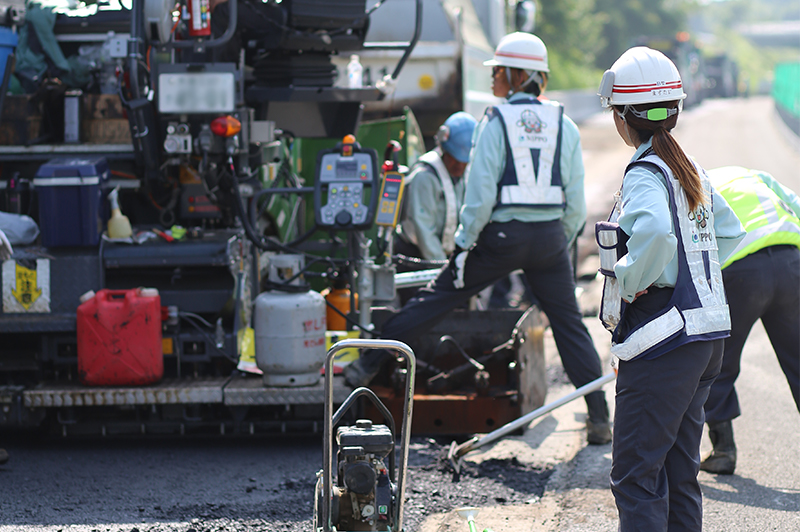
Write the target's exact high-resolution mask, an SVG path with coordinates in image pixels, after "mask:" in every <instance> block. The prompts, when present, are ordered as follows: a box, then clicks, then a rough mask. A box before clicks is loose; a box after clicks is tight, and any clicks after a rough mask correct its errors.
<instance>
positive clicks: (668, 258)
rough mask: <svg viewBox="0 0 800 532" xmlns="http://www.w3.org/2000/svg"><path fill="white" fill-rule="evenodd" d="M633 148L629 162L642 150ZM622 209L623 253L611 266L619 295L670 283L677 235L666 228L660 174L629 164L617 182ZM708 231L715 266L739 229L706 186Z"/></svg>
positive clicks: (667, 214)
mask: <svg viewBox="0 0 800 532" xmlns="http://www.w3.org/2000/svg"><path fill="white" fill-rule="evenodd" d="M650 146H651V142H650V141H647V142H645V143H643V144H642V145H640V146H639V148H638V149H637V150H636V153H635V154H634V156H633V157H632V158H631V162H633V161H635V160H636V159H638V158H639V156H640V155H641V154H642V153H643V152H644V151H645V150H647V149H648V148H650ZM621 201H622V212H621V214H620V217H619V220H618V223H619V226H620V228H621V229H622V230H623V231H625V234H627V235H629V236H630V239H629V240H628V245H627V246H628V253H627V254H626V255H625V256H623V257H622V258H621V259H620V260H619V261H618V262H617V263H616V264H615V265H614V273H615V275H616V276H617V281H618V282H619V286H620V291H621V295H622V298H623V299H625V300H626V301H633V300H634V298H635V296H636V294H637V293H639V292H641V291H643V290H645V289H647V288H648V287H650V286H651V285H652V286H656V287H659V288H664V287H674V286H675V282H676V281H677V279H678V253H677V250H678V239H677V237H676V236H675V231H674V228H673V226H672V215H671V213H670V208H669V193H668V192H667V183H666V181H665V179H664V177H663V176H662V175H661V174H660V173H655V172H653V171H651V170H650V169H648V168H647V167H644V166H636V167H634V168H632V169H631V170H630V171H629V172H628V173H627V174H626V175H625V178H624V179H623V182H622V200H621ZM712 205H713V212H714V231H715V233H716V237H717V247H718V249H719V261H720V264H722V263H724V262H725V259H727V258H728V256H729V255H730V254H731V253H733V250H734V249H736V246H737V245H738V244H739V241H741V240H742V238H744V235H745V231H744V228H743V227H742V224H741V223H740V222H739V219H738V218H737V217H736V214H734V212H733V209H731V208H730V206H729V205H728V203H727V202H726V201H725V199H724V198H723V197H722V196H720V195H719V194H718V193H717V191H716V190H714V189H713V188H712Z"/></svg>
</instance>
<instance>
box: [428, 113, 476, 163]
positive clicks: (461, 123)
mask: <svg viewBox="0 0 800 532" xmlns="http://www.w3.org/2000/svg"><path fill="white" fill-rule="evenodd" d="M477 123H478V122H477V120H475V118H474V117H473V116H472V115H471V114H469V113H465V112H464V111H459V112H457V113H454V114H452V115H450V118H448V119H447V120H445V121H444V124H442V127H440V128H439V132H438V133H437V134H436V140H437V142H438V143H439V145H440V146H441V147H442V149H443V150H444V151H446V152H447V153H449V154H450V155H452V156H453V157H454V158H455V159H456V160H457V161H460V162H462V163H468V162H469V150H470V148H472V132H473V131H475V126H476V125H477Z"/></svg>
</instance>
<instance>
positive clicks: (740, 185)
mask: <svg viewBox="0 0 800 532" xmlns="http://www.w3.org/2000/svg"><path fill="white" fill-rule="evenodd" d="M708 176H709V178H710V179H711V184H712V185H713V186H714V188H715V189H716V190H717V192H719V194H720V195H721V196H722V197H723V198H725V200H726V201H727V202H728V204H729V205H730V206H731V208H732V209H733V211H734V212H735V213H736V215H737V216H738V218H739V221H741V222H742V224H743V225H744V227H745V229H746V230H747V236H746V237H745V238H744V240H742V242H741V243H740V244H739V247H737V248H736V251H734V252H733V255H731V256H730V257H728V260H726V261H725V262H724V263H723V264H722V279H723V282H724V283H725V291H726V292H727V294H728V305H729V306H730V311H731V337H730V338H728V339H727V340H725V351H724V353H723V355H722V370H721V371H720V374H719V377H717V379H716V380H715V381H714V384H713V385H712V386H711V393H710V394H709V395H708V399H707V400H706V404H705V412H706V423H708V434H709V436H710V439H711V443H712V445H713V450H712V452H711V454H710V455H709V456H708V457H707V458H706V459H705V460H703V462H702V463H701V464H700V469H702V470H703V471H708V472H710V473H720V474H723V475H731V474H733V471H734V469H735V468H736V444H735V442H734V440H733V424H732V423H731V420H732V419H733V418H735V417H738V416H739V415H740V414H741V410H740V409H739V398H738V397H737V395H736V389H735V388H734V382H735V381H736V378H737V377H738V376H739V363H740V361H741V357H742V349H743V348H744V343H745V340H747V336H748V335H749V334H750V329H752V327H753V324H754V323H755V322H756V321H757V320H759V319H760V320H761V323H763V324H764V329H766V331H767V335H768V336H769V340H770V342H771V343H772V347H773V349H775V354H776V355H777V356H778V362H779V363H780V365H781V369H783V373H784V374H785V375H786V380H787V381H788V382H789V388H790V389H791V391H792V396H793V397H794V402H795V404H796V405H797V410H798V411H800V333H799V332H798V324H800V198H798V197H797V194H795V193H794V192H792V191H791V190H789V189H788V188H786V187H784V186H783V185H781V184H780V183H778V182H777V181H776V180H775V179H774V178H773V177H772V176H771V175H769V174H768V173H766V172H761V171H758V170H749V169H746V168H742V167H738V166H729V167H725V168H717V169H714V170H710V171H709V172H708Z"/></svg>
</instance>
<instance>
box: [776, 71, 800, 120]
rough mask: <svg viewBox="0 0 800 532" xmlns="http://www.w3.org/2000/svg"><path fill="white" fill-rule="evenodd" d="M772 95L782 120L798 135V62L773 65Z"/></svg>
mask: <svg viewBox="0 0 800 532" xmlns="http://www.w3.org/2000/svg"><path fill="white" fill-rule="evenodd" d="M772 97H773V98H774V99H775V105H776V107H777V108H778V113H779V114H780V115H781V118H783V120H784V122H786V123H787V125H788V126H789V127H790V128H791V129H792V130H793V131H794V132H795V134H797V135H800V62H794V63H779V64H777V65H776V66H775V82H774V83H773V85H772Z"/></svg>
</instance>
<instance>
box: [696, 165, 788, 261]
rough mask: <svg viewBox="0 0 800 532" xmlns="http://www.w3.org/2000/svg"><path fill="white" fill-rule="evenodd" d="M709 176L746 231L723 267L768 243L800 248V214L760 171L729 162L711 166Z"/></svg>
mask: <svg viewBox="0 0 800 532" xmlns="http://www.w3.org/2000/svg"><path fill="white" fill-rule="evenodd" d="M708 177H709V178H710V179H711V184H712V185H714V188H715V189H716V190H717V192H719V194H720V195H721V196H722V197H723V198H725V201H727V202H728V205H730V206H731V209H733V212H734V213H736V217H737V218H739V221H740V222H742V225H743V226H744V228H745V230H746V231H747V235H746V236H745V237H744V239H743V240H742V241H741V242H740V243H739V246H738V247H737V248H736V250H735V251H734V252H733V253H732V254H731V256H730V257H728V259H727V260H726V261H725V263H724V264H723V265H722V267H723V268H725V267H727V266H728V265H730V264H731V263H732V262H735V261H737V260H739V259H741V258H742V257H745V256H747V255H750V254H752V253H755V252H756V251H758V250H760V249H764V248H766V247H769V246H780V245H784V244H788V245H792V246H797V247H799V248H800V218H798V217H797V215H796V214H795V213H794V211H793V210H792V208H791V207H790V206H789V205H787V204H786V203H785V202H784V201H783V200H782V199H781V198H780V197H779V196H778V195H777V194H776V193H775V192H774V191H773V190H772V189H771V188H770V187H769V185H767V184H766V183H765V182H764V180H763V179H762V178H761V176H760V174H759V172H757V171H754V170H747V169H745V168H741V167H736V166H729V167H725V168H716V169H714V170H710V171H709V172H708Z"/></svg>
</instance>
